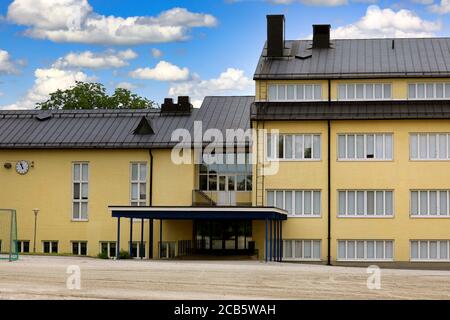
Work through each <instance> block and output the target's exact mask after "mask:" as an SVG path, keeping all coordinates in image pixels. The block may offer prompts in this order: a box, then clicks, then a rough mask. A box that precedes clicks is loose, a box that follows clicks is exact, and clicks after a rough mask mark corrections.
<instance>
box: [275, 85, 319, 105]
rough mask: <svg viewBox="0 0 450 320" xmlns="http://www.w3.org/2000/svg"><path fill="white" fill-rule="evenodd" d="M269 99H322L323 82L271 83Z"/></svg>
mask: <svg viewBox="0 0 450 320" xmlns="http://www.w3.org/2000/svg"><path fill="white" fill-rule="evenodd" d="M268 98H269V99H268V101H314V100H322V85H321V84H270V85H269V95H268Z"/></svg>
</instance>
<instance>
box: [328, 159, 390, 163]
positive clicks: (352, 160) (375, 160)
mask: <svg viewBox="0 0 450 320" xmlns="http://www.w3.org/2000/svg"><path fill="white" fill-rule="evenodd" d="M336 161H337V162H395V161H394V159H387V160H383V159H336Z"/></svg>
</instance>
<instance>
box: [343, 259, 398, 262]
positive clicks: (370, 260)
mask: <svg viewBox="0 0 450 320" xmlns="http://www.w3.org/2000/svg"><path fill="white" fill-rule="evenodd" d="M336 261H338V262H394V259H336Z"/></svg>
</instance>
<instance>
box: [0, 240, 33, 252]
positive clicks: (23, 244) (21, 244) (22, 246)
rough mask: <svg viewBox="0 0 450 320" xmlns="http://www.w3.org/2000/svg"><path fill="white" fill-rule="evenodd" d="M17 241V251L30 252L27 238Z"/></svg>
mask: <svg viewBox="0 0 450 320" xmlns="http://www.w3.org/2000/svg"><path fill="white" fill-rule="evenodd" d="M16 243H17V252H19V253H29V252H30V241H29V240H19V241H17V242H16ZM0 252H1V250H0Z"/></svg>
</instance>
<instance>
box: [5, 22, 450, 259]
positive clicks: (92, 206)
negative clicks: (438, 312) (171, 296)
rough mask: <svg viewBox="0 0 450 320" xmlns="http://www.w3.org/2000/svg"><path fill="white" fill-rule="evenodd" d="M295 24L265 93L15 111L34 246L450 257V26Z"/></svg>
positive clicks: (273, 58)
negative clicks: (298, 27)
mask: <svg viewBox="0 0 450 320" xmlns="http://www.w3.org/2000/svg"><path fill="white" fill-rule="evenodd" d="M284 30H285V19H284V16H283V15H271V16H268V17H267V41H266V43H265V45H264V47H263V49H262V52H261V56H260V58H259V61H257V65H256V71H255V74H254V80H255V95H254V96H228V97H206V98H205V99H204V101H203V104H202V106H201V107H200V108H199V109H196V108H193V107H192V105H191V104H190V103H189V99H188V98H187V97H179V98H178V101H177V102H174V101H173V100H171V99H166V100H165V101H164V103H163V104H162V106H161V108H160V109H150V110H90V111H86V110H71V111H62V110H51V111H38V110H31V111H30V110H22V111H0V182H1V192H0V207H2V208H10V209H15V210H16V212H17V222H18V237H17V240H18V241H17V243H16V245H17V248H18V250H19V251H20V252H24V253H33V252H35V253H39V254H43V253H45V254H73V255H87V256H98V255H99V254H100V255H102V256H103V257H110V258H114V257H118V256H119V255H120V251H127V252H129V253H130V254H131V255H132V256H133V257H135V258H143V259H175V258H183V257H184V258H196V257H205V256H206V257H208V256H214V257H220V256H227V257H229V256H236V257H242V256H244V257H246V256H248V257H253V258H255V259H259V260H263V261H279V262H281V261H285V262H287V261H289V262H308V263H323V264H333V265H340V264H345V265H350V264H352V265H353V264H356V265H367V264H380V265H391V266H397V265H399V266H400V265H401V266H403V265H405V266H424V265H425V266H433V267H434V266H440V267H442V266H444V267H450V51H449V50H448V48H450V39H448V38H426V39H425V38H421V39H415V38H408V39H387V38H386V39H332V38H331V37H330V26H329V25H314V26H313V38H312V40H286V39H284V34H285V32H284ZM255 50H256V49H255ZM236 133H238V134H236ZM230 134H235V135H232V139H228V137H229V135H230ZM218 137H221V138H222V140H221V139H218ZM0 241H1V242H0V251H3V252H5V251H7V249H8V247H9V242H8V237H7V235H6V234H5V233H4V232H3V233H2V232H0Z"/></svg>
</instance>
